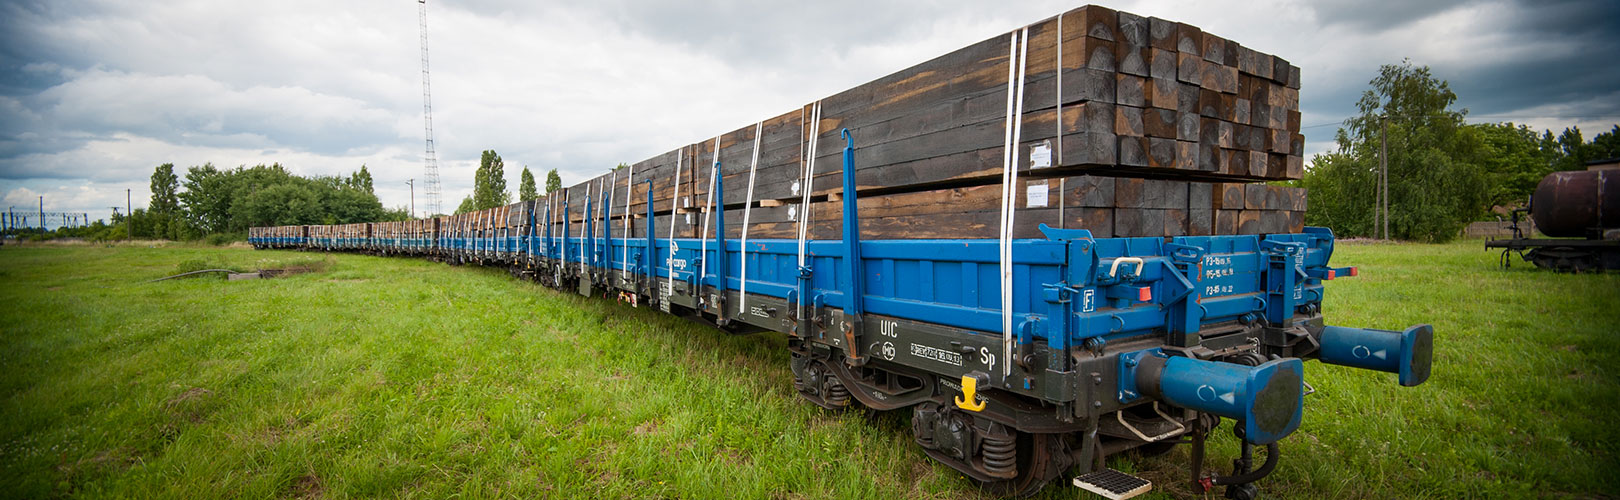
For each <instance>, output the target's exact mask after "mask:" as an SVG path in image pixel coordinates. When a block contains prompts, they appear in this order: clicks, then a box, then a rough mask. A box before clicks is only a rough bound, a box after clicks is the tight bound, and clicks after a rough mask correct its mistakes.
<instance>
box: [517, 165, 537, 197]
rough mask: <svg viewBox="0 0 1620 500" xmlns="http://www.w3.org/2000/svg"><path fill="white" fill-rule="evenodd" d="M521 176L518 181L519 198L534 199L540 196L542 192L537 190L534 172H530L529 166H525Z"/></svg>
mask: <svg viewBox="0 0 1620 500" xmlns="http://www.w3.org/2000/svg"><path fill="white" fill-rule="evenodd" d="M521 178H522V180H521V181H520V182H519V183H518V200H520V201H533V200H534V199H536V198H539V197H540V193H538V192H536V191H535V188H534V174H532V173H529V167H528V166H524V167H523V175H522V176H521Z"/></svg>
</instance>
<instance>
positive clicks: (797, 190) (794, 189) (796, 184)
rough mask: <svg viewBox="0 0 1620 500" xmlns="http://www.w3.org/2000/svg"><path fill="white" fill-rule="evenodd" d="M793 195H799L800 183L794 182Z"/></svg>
mask: <svg viewBox="0 0 1620 500" xmlns="http://www.w3.org/2000/svg"><path fill="white" fill-rule="evenodd" d="M793 194H795V195H797V194H799V181H793Z"/></svg>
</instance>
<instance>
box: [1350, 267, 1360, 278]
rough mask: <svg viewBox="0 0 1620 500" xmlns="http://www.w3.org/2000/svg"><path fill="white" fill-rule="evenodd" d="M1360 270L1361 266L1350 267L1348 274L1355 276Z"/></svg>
mask: <svg viewBox="0 0 1620 500" xmlns="http://www.w3.org/2000/svg"><path fill="white" fill-rule="evenodd" d="M1360 270H1361V268H1359V267H1352V268H1350V275H1351V276H1355V275H1357V274H1361V272H1360Z"/></svg>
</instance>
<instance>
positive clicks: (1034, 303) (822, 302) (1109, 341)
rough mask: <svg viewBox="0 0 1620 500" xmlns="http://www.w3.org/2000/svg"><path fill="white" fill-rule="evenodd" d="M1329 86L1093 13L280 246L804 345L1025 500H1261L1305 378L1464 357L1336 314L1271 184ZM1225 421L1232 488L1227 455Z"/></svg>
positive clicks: (873, 400)
mask: <svg viewBox="0 0 1620 500" xmlns="http://www.w3.org/2000/svg"><path fill="white" fill-rule="evenodd" d="M1065 54H1067V55H1065ZM1003 78H1005V80H1003ZM1298 89H1299V68H1298V67H1296V66H1292V65H1289V64H1288V63H1287V62H1286V61H1284V60H1282V59H1281V58H1278V57H1275V56H1271V55H1268V54H1263V53H1259V52H1257V51H1254V50H1252V49H1247V48H1244V47H1242V46H1241V45H1239V44H1237V43H1236V42H1234V41H1231V40H1227V39H1223V38H1220V37H1217V36H1214V35H1211V34H1208V33H1204V32H1202V31H1201V30H1200V29H1198V28H1196V27H1193V26H1190V25H1186V24H1183V23H1176V22H1171V21H1166V20H1163V19H1158V18H1146V17H1141V16H1135V15H1131V14H1129V13H1124V12H1116V11H1113V10H1109V9H1106V8H1102V7H1097V6H1085V7H1081V8H1077V9H1072V10H1070V11H1067V12H1064V13H1062V14H1059V15H1057V16H1054V17H1052V18H1049V19H1046V20H1043V21H1039V22H1037V23H1034V24H1031V25H1029V26H1026V27H1024V28H1021V29H1019V30H1015V31H1013V32H1011V33H1008V34H1007V35H1004V36H997V37H993V38H991V39H988V40H985V41H983V42H980V43H977V44H974V45H971V46H969V47H966V48H964V49H961V50H958V51H955V52H952V53H950V54H947V55H945V56H941V57H939V58H936V59H934V60H930V61H927V62H924V63H922V64H919V65H917V66H915V67H913V68H909V69H907V70H904V71H901V72H898V73H896V74H894V75H890V76H887V77H884V78H881V79H878V80H875V81H873V82H870V83H868V84H864V85H862V86H860V87H857V88H854V89H851V90H848V91H845V92H842V93H839V94H836V95H833V96H830V97H827V98H825V99H823V100H818V101H816V102H815V103H813V104H811V105H807V106H804V107H801V108H800V109H797V110H793V111H789V112H788V113H785V114H782V115H780V116H777V117H773V118H767V119H765V120H761V121H759V122H757V123H755V124H751V125H749V126H747V127H744V128H741V129H738V130H735V131H733V132H728V133H725V134H722V135H721V136H718V137H715V138H714V139H713V140H712V141H707V140H706V141H704V142H702V143H698V144H689V145H686V146H682V147H681V148H679V149H678V150H675V151H670V152H668V153H665V154H661V155H658V156H655V157H653V158H650V159H647V160H644V161H642V162H638V163H636V164H633V165H628V166H627V167H626V168H619V169H615V170H613V171H612V172H611V173H609V174H603V175H601V176H598V177H595V178H592V179H590V180H588V181H585V182H583V183H581V184H578V185H575V186H573V187H570V188H564V189H560V190H557V191H555V192H552V193H548V195H547V196H545V197H542V198H540V199H538V200H534V201H527V202H520V203H514V204H510V205H506V206H502V207H496V208H492V209H488V210H481V211H477V212H471V213H464V214H457V215H450V216H442V217H436V218H433V219H427V220H418V221H407V222H390V223H373V224H350V225H343V226H307V227H303V228H301V229H300V230H298V231H293V232H296V233H299V234H300V236H297V237H293V238H292V239H287V237H285V236H282V235H283V233H284V232H285V231H283V230H281V229H279V228H256V229H255V230H254V231H253V233H252V235H253V236H252V242H253V244H254V246H256V247H259V248H302V249H306V250H321V251H350V252H366V253H374V254H384V255H414V256H421V257H427V258H432V259H435V260H440V261H445V262H449V263H451V264H477V265H486V266H496V267H502V268H505V269H508V270H510V271H511V272H512V273H513V274H514V275H516V276H519V277H522V278H524V279H531V280H534V281H538V282H540V283H543V284H546V285H548V286H551V287H554V288H557V289H561V290H569V291H573V292H577V293H580V294H582V295H586V296H593V297H604V298H612V299H617V300H620V301H623V302H626V303H628V304H630V305H634V306H644V307H654V308H657V309H659V310H661V311H665V312H668V313H670V314H674V315H680V316H684V317H689V318H695V319H699V320H701V321H704V322H707V323H709V324H712V325H714V326H715V327H716V328H718V329H720V330H722V331H725V332H729V333H735V334H742V333H753V332H767V331H768V332H777V333H779V334H782V335H786V336H787V339H788V342H787V345H788V349H789V350H790V351H791V363H790V366H789V367H788V368H789V369H790V370H791V371H792V373H793V375H794V386H795V389H796V390H797V392H798V393H799V394H800V395H801V396H802V397H803V398H804V399H806V400H808V401H810V402H811V403H814V404H816V405H819V406H821V407H824V408H828V409H833V410H840V409H847V408H853V407H867V408H870V409H872V410H878V411H909V412H911V417H912V418H911V423H912V429H911V432H912V434H913V438H914V439H915V441H916V443H917V444H918V445H919V446H920V447H921V448H922V449H923V450H924V451H925V452H926V453H927V454H928V455H929V456H930V457H932V458H934V459H936V460H939V461H940V462H943V463H946V464H948V465H950V466H951V467H953V468H955V469H956V470H958V471H961V472H962V474H964V475H966V476H968V477H971V478H973V479H974V480H975V481H977V482H979V483H980V484H981V485H982V486H983V487H985V488H986V489H988V490H991V491H994V492H997V493H1000V494H1028V493H1033V492H1035V491H1037V490H1038V489H1040V488H1041V487H1043V486H1044V485H1046V484H1048V483H1050V482H1052V481H1053V480H1056V479H1058V478H1060V477H1066V476H1069V475H1072V476H1073V482H1074V484H1075V485H1076V486H1080V487H1082V488H1085V489H1087V490H1089V491H1093V492H1098V493H1101V494H1104V495H1105V496H1109V497H1110V498H1125V497H1129V496H1132V495H1137V494H1140V493H1142V492H1143V491H1145V490H1146V489H1147V488H1150V487H1151V485H1150V484H1149V483H1148V482H1147V481H1143V480H1140V479H1138V478H1134V477H1131V476H1129V475H1126V474H1123V473H1120V472H1118V471H1113V470H1111V469H1107V468H1106V467H1105V466H1104V463H1105V462H1104V459H1105V458H1106V457H1109V456H1112V455H1116V454H1119V453H1123V452H1126V451H1129V450H1141V451H1144V452H1149V453H1154V452H1163V451H1168V450H1169V449H1171V448H1172V447H1173V446H1175V445H1177V444H1188V445H1190V446H1191V447H1192V453H1191V464H1190V469H1191V472H1190V474H1189V480H1190V481H1191V482H1192V485H1193V489H1194V491H1198V492H1205V491H1208V490H1209V489H1211V488H1214V487H1216V486H1227V490H1226V493H1227V495H1228V496H1230V497H1233V498H1248V497H1252V496H1253V495H1254V493H1255V489H1254V484H1253V483H1254V482H1255V481H1257V480H1259V479H1260V478H1262V477H1264V476H1265V475H1267V474H1268V473H1269V472H1270V471H1272V470H1273V469H1274V468H1275V467H1276V464H1277V462H1278V460H1279V459H1280V457H1281V454H1280V447H1279V443H1280V442H1281V441H1282V440H1283V439H1284V438H1286V437H1287V436H1288V435H1290V434H1291V433H1293V432H1294V431H1295V430H1297V429H1298V428H1299V426H1300V422H1301V421H1302V419H1303V417H1304V397H1305V395H1306V394H1307V393H1308V392H1309V391H1308V387H1309V386H1308V385H1307V384H1306V383H1305V366H1304V361H1306V360H1319V361H1321V362H1323V363H1328V364H1335V365H1343V366H1352V367H1358V368H1364V369H1369V370H1378V371H1383V372H1389V373H1395V374H1397V376H1396V377H1395V378H1396V380H1397V381H1398V383H1400V384H1401V385H1404V386H1415V385H1418V384H1421V383H1423V382H1424V381H1425V380H1426V379H1427V378H1428V377H1429V367H1430V364H1431V356H1432V355H1431V353H1432V352H1433V335H1434V333H1433V331H1432V329H1431V328H1430V327H1429V326H1428V325H1418V326H1413V327H1410V328H1407V329H1404V330H1401V331H1386V330H1375V329H1362V328H1350V327H1340V326H1332V325H1329V324H1327V322H1326V318H1325V317H1324V314H1323V309H1322V306H1323V297H1324V294H1325V293H1326V287H1325V283H1326V282H1328V281H1331V280H1333V279H1336V278H1343V277H1349V276H1355V275H1356V274H1357V272H1356V268H1354V267H1334V266H1333V265H1331V264H1330V261H1331V258H1332V256H1333V250H1334V243H1335V240H1334V236H1333V233H1332V232H1331V231H1329V230H1328V229H1326V228H1317V227H1305V226H1304V223H1303V220H1304V211H1305V197H1304V193H1303V191H1302V190H1298V189H1295V188H1286V187H1281V186H1276V185H1268V184H1265V182H1268V181H1281V180H1289V179H1298V178H1300V177H1301V176H1302V175H1303V140H1304V136H1303V135H1300V134H1299V133H1298V132H1299V119H1300V113H1299V111H1298V95H1299V94H1298ZM1026 104H1027V105H1028V106H1026ZM1003 106H1005V107H1003ZM1003 110H1004V112H1003ZM1026 125H1027V126H1026ZM863 138H864V139H863ZM862 140H864V141H866V142H861V141H862ZM1025 153H1027V156H1025ZM818 161H819V162H821V163H822V165H831V167H822V168H819V169H818V168H817V166H816V165H817V162H818ZM724 167H729V168H724ZM840 167H841V170H840ZM1223 420H1230V421H1231V422H1233V425H1232V426H1231V428H1232V431H1233V432H1234V433H1235V434H1236V435H1237V436H1238V437H1239V438H1240V440H1241V442H1242V446H1241V456H1240V457H1239V458H1238V459H1237V460H1235V461H1234V465H1233V468H1232V470H1231V472H1230V473H1216V472H1213V471H1212V470H1206V468H1205V466H1204V459H1205V449H1204V443H1205V439H1206V438H1207V437H1208V436H1209V435H1211V433H1213V432H1215V431H1216V429H1217V427H1218V426H1219V424H1220V423H1221V422H1222V421H1223ZM1256 447H1262V448H1264V460H1263V461H1260V460H1257V459H1256V457H1255V456H1254V454H1253V452H1254V448H1256ZM1211 469H1212V468H1211Z"/></svg>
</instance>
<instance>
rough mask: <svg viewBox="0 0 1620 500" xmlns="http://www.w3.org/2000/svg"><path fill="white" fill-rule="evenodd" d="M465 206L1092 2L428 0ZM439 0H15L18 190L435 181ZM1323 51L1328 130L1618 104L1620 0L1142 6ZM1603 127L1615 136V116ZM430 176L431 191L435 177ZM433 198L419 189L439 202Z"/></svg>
mask: <svg viewBox="0 0 1620 500" xmlns="http://www.w3.org/2000/svg"><path fill="white" fill-rule="evenodd" d="M429 1H430V3H429V4H428V5H429V25H430V30H429V33H430V34H429V36H430V43H431V45H432V67H433V73H432V75H433V96H434V101H433V105H434V127H435V135H436V138H437V142H438V153H439V159H440V165H441V172H440V174H441V177H442V179H443V182H444V192H445V196H444V200H443V201H444V203H445V205H447V206H448V207H453V206H454V205H455V203H456V202H457V201H458V200H459V199H460V197H461V196H463V195H464V194H465V193H466V192H467V191H468V190H469V189H470V186H471V179H472V170H473V167H474V166H475V164H476V162H477V158H478V156H479V152H480V151H482V150H485V149H494V150H496V151H498V152H500V153H501V155H502V156H503V157H504V158H505V159H506V163H507V165H508V166H509V167H510V168H508V172H507V173H508V175H509V177H510V179H509V181H508V183H509V184H510V185H513V186H515V185H516V179H517V176H518V170H519V169H520V168H521V167H522V166H525V165H527V166H529V167H530V168H531V169H533V170H535V171H536V174H540V175H543V172H544V171H545V170H549V169H552V168H556V169H558V170H559V172H561V173H562V174H563V178H564V181H565V183H566V182H573V181H576V180H578V179H582V178H586V177H587V176H590V175H593V174H594V173H596V172H600V171H602V169H605V168H608V167H611V166H613V165H615V164H618V163H620V162H635V161H638V160H641V159H643V158H646V157H650V156H652V155H655V154H659V153H661V152H664V151H668V150H670V149H673V148H675V147H677V146H678V145H680V144H685V143H690V142H694V141H699V140H703V139H704V138H705V137H712V136H713V135H714V134H718V133H723V132H726V131H729V130H733V129H737V128H740V127H744V126H747V125H749V124H751V123H753V122H754V121H756V120H760V119H763V118H766V117H769V116H774V115H776V114H779V113H782V112H785V111H788V110H791V109H793V108H794V107H796V106H799V105H802V104H804V103H807V102H810V101H813V100H815V99H817V98H820V97H824V96H827V95H831V94H833V93H836V92H838V91H841V90H843V89H846V88H849V87H852V86H854V85H858V84H860V83H862V82H865V81H868V80H871V79H874V78H877V77H880V76H882V75H884V74H887V73H890V72H893V71H897V70H900V69H903V68H905V67H908V66H911V65H913V64H916V63H919V62H922V61H924V60H927V59H929V58H932V57H935V56H938V55H941V54H944V53H946V52H949V51H951V50H954V49H956V48H959V47H963V46H966V45H968V44H971V43H974V42H977V41H979V40H983V39H985V38H988V37H991V36H999V35H1001V34H1003V33H1005V32H1007V31H1008V30H1012V29H1015V28H1017V27H1018V26H1020V25H1021V24H1022V23H1028V22H1033V21H1037V20H1039V19H1042V18H1045V17H1047V16H1051V15H1055V14H1056V13H1058V12H1060V11H1063V10H1066V9H1068V8H1072V7H1076V6H1078V5H1079V4H1078V3H1067V2H1056V1H1050V0H1041V1H1034V2H974V1H968V0H932V1H923V2H870V1H850V0H830V1H826V2H745V1H740V0H729V1H726V0H722V1H693V2H667V1H645V0H602V1H597V2H531V1H518V0H491V1H474V2H448V3H440V2H436V1H434V0H429ZM417 5H418V4H417V3H416V2H409V1H404V0H353V1H348V2H323V1H315V0H288V1H283V2H218V1H212V0H172V1H165V2H155V3H154V2H127V1H114V0H9V1H5V0H0V193H4V195H5V199H6V200H13V201H14V200H24V199H28V198H31V197H33V196H37V195H44V196H46V205H47V209H62V210H75V211H89V212H92V213H97V214H99V213H105V212H106V207H107V206H110V205H111V204H114V203H115V202H116V203H118V204H121V202H122V201H123V195H124V193H122V191H124V189H126V188H128V189H131V190H132V191H133V197H134V198H136V203H135V205H136V206H142V205H144V203H143V202H142V201H141V200H142V199H143V198H145V187H146V180H147V177H148V176H149V175H150V173H151V169H152V167H153V166H155V165H157V164H159V163H165V162H173V163H175V164H176V165H178V166H181V167H182V168H183V167H187V166H191V165H200V164H203V163H207V162H212V163H214V164H216V165H221V166H227V167H230V166H236V165H252V164H257V163H272V162H280V163H282V164H284V165H287V166H288V167H289V168H291V169H292V170H293V171H294V172H297V173H300V174H305V175H341V174H346V173H347V172H349V171H352V170H354V169H357V168H359V166H360V165H361V164H366V165H367V166H368V167H369V169H370V170H371V171H372V172H373V175H374V177H376V179H377V186H378V194H379V196H380V197H382V199H383V202H384V203H385V204H387V205H389V206H402V205H405V204H406V203H407V202H408V201H407V200H409V198H410V192H409V191H408V189H409V188H408V186H406V184H405V181H406V180H407V179H412V178H416V179H418V182H420V181H419V179H420V177H421V176H422V171H421V165H422V160H421V154H422V148H423V144H422V142H423V141H422V130H423V123H422V116H421V111H422V102H421V90H422V88H421V80H420V69H419V55H420V54H419V51H418V45H417V44H418V31H417V10H416V8H417ZM1109 6H1110V7H1113V8H1117V9H1121V10H1126V11H1130V12H1134V13H1138V14H1143V15H1151V16H1158V17H1163V18H1167V19H1172V20H1176V21H1183V22H1187V23H1191V24H1194V25H1198V26H1200V27H1203V28H1205V29H1206V30H1208V31H1210V32H1212V33H1216V34H1219V35H1222V36H1225V37H1228V38H1232V39H1234V40H1237V41H1239V42H1240V43H1243V44H1244V45H1245V46H1249V47H1253V48H1255V49H1258V50H1261V51H1265V52H1269V53H1274V54H1277V55H1280V56H1282V57H1284V58H1287V59H1288V60H1290V61H1291V62H1293V63H1295V64H1297V65H1299V66H1301V68H1302V69H1303V71H1304V73H1303V74H1304V78H1305V80H1304V89H1303V90H1302V92H1301V99H1302V101H1301V107H1302V110H1303V111H1304V113H1305V124H1306V125H1324V126H1319V127H1313V128H1310V129H1307V130H1305V133H1306V135H1307V149H1308V150H1310V151H1313V152H1314V151H1321V150H1324V149H1327V148H1328V147H1329V146H1330V142H1331V137H1332V134H1333V131H1334V129H1335V128H1336V124H1337V123H1338V122H1339V121H1340V120H1343V119H1344V118H1345V117H1346V116H1347V115H1349V114H1350V113H1352V112H1353V111H1354V103H1355V100H1356V99H1357V97H1358V96H1359V95H1360V93H1361V92H1362V91H1364V90H1365V89H1366V87H1367V81H1368V80H1370V79H1371V78H1372V77H1373V76H1374V75H1376V73H1377V70H1378V66H1379V65H1380V64H1392V63H1399V62H1400V61H1401V60H1402V59H1403V58H1410V59H1411V60H1412V61H1413V62H1414V63H1415V64H1423V65H1429V66H1431V67H1432V68H1433V69H1434V71H1435V74H1436V75H1437V76H1439V77H1440V78H1444V79H1447V80H1449V81H1450V82H1451V84H1452V87H1453V89H1455V90H1456V91H1457V93H1458V95H1459V98H1460V99H1459V102H1458V106H1460V107H1466V108H1469V109H1470V111H1471V116H1474V117H1477V118H1476V121H1485V120H1489V121H1517V122H1520V123H1529V124H1531V125H1532V126H1535V127H1538V128H1541V127H1546V128H1554V129H1562V128H1563V127H1565V126H1568V125H1576V124H1580V125H1582V126H1583V128H1587V129H1591V128H1602V129H1605V130H1606V129H1607V125H1606V124H1609V123H1613V122H1614V121H1615V120H1617V119H1620V117H1617V116H1615V115H1620V87H1617V85H1616V84H1615V83H1614V82H1616V81H1620V78H1617V77H1620V69H1616V67H1615V66H1614V65H1613V64H1612V61H1614V60H1616V59H1617V58H1620V42H1617V40H1620V37H1617V36H1616V35H1617V34H1620V2H1612V1H1604V0H1590V1H1548V2H1531V1H1516V0H1494V1H1492V0H1457V1H1445V0H1442V1H1400V0H1380V1H1362V0H1356V1H1352V0H1322V1H1316V2H1310V3H1291V2H1281V3H1276V2H1202V1H1198V2H1195V1H1150V0H1142V1H1132V2H1123V3H1116V4H1110V5H1109ZM1592 132H1594V133H1595V132H1596V131H1595V130H1594V131H1592ZM418 195H420V192H418ZM420 201H421V200H420V198H418V205H419V206H420V204H421V203H420Z"/></svg>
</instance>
